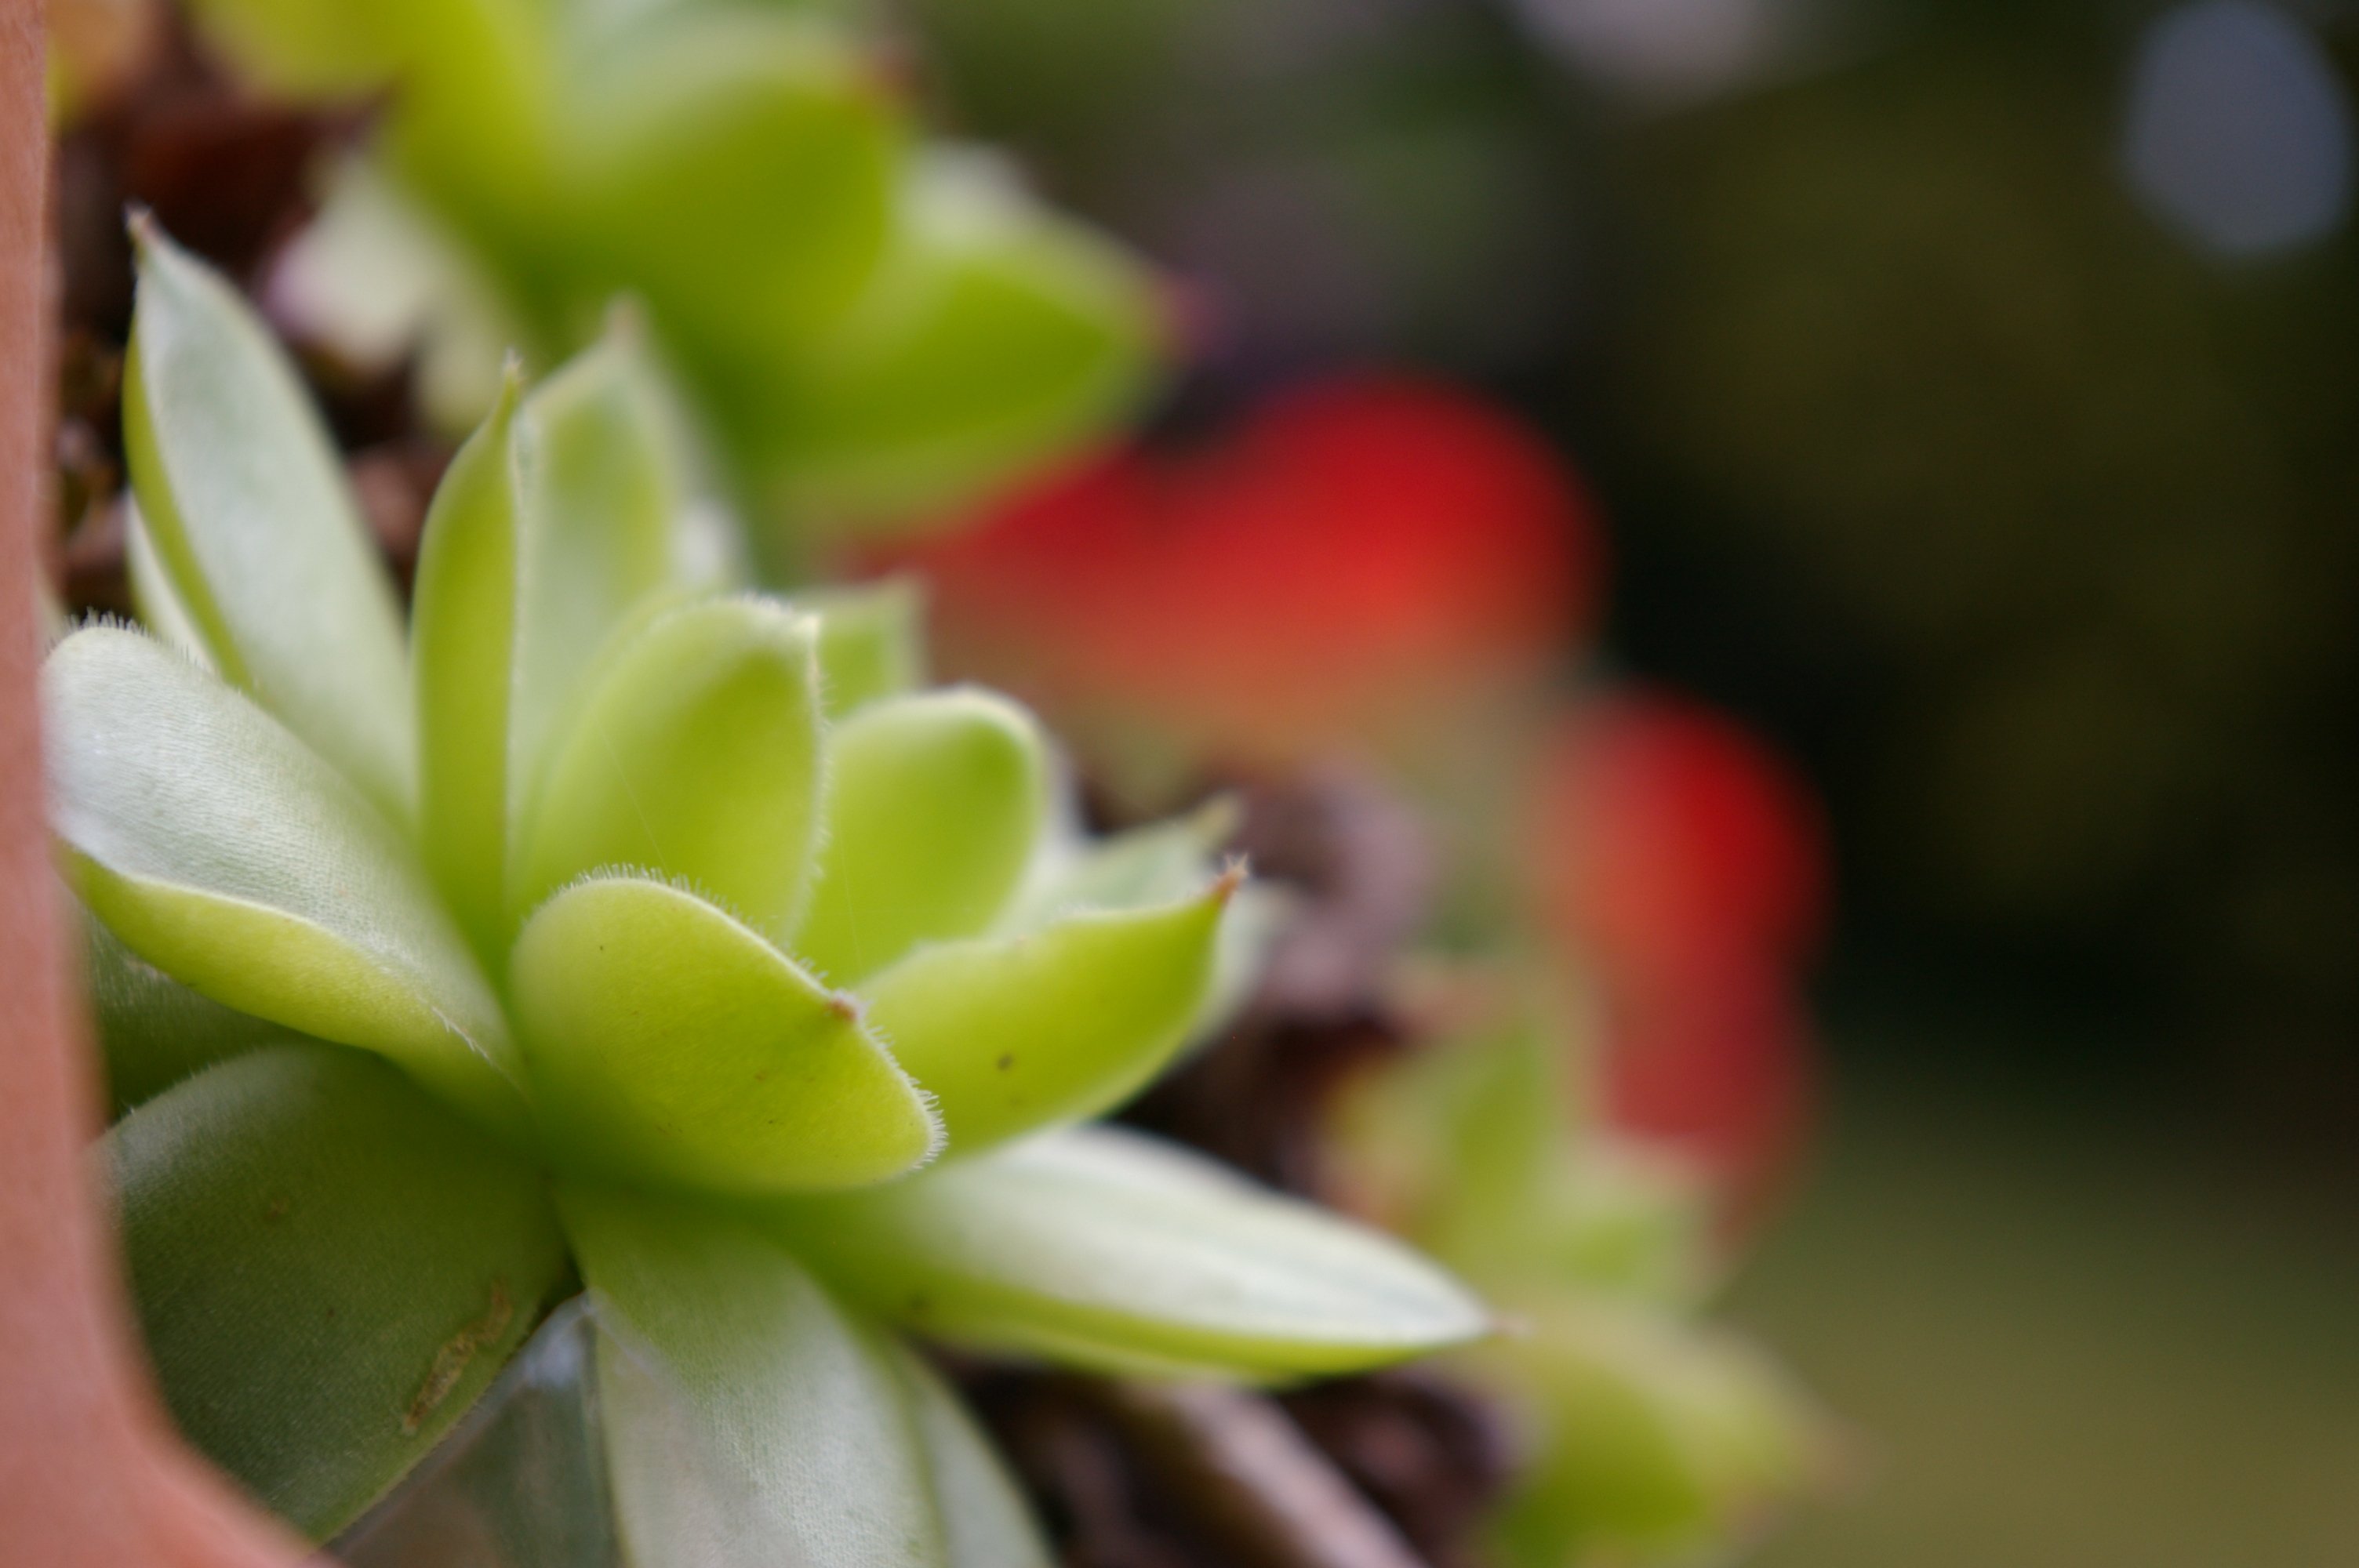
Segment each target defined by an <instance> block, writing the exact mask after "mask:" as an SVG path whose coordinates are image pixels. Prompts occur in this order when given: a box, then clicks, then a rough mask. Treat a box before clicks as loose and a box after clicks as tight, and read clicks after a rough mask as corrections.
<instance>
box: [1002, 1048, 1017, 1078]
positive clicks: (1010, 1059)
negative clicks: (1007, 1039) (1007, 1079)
mask: <svg viewBox="0 0 2359 1568" xmlns="http://www.w3.org/2000/svg"><path fill="white" fill-rule="evenodd" d="M1014 1065H1016V1053H1014V1052H1013V1051H1003V1052H1001V1053H1000V1054H999V1070H1000V1071H1001V1072H1003V1073H1004V1072H1006V1071H1007V1069H1008V1068H1010V1067H1012V1066H1014Z"/></svg>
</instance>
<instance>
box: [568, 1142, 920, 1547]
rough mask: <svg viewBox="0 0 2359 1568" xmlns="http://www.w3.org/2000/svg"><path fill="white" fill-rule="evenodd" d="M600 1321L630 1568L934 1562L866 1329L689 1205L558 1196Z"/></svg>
mask: <svg viewBox="0 0 2359 1568" xmlns="http://www.w3.org/2000/svg"><path fill="white" fill-rule="evenodd" d="M558 1203H559V1206H560V1208H561V1209H562V1211H563V1213H564V1216H565V1227H566V1232H567V1234H568V1235H569V1236H570V1237H571V1238H572V1241H573V1246H574V1255H575V1257H576V1258H577V1259H578V1260H579V1261H580V1264H581V1268H582V1278H583V1279H584V1280H585V1281H588V1283H589V1286H590V1292H591V1299H592V1303H593V1304H594V1307H595V1309H596V1311H597V1313H598V1314H599V1320H600V1323H601V1325H602V1326H603V1328H604V1329H605V1330H606V1332H607V1338H606V1339H605V1340H604V1341H603V1342H602V1344H601V1346H600V1350H599V1357H598V1380H599V1394H600V1400H601V1405H602V1408H603V1412H604V1415H605V1420H606V1430H607V1454H608V1458H609V1461H610V1463H611V1465H612V1467H613V1474H614V1498H615V1509H616V1513H617V1515H618V1517H619V1519H620V1521H621V1524H622V1532H623V1539H624V1541H625V1547H626V1549H627V1555H628V1557H629V1559H630V1561H631V1562H632V1563H634V1564H636V1568H707V1565H709V1564H728V1565H730V1568H738V1565H741V1564H742V1565H744V1568H755V1565H756V1564H769V1563H811V1564H822V1563H823V1564H826V1565H827V1568H940V1565H941V1564H943V1563H945V1562H947V1561H948V1559H946V1557H945V1555H944V1542H943V1538H942V1531H941V1527H940V1521H939V1519H937V1517H936V1513H935V1509H934V1504H933V1498H932V1496H931V1489H930V1487H929V1484H928V1483H929V1476H928V1474H927V1464H926V1453H925V1450H924V1447H923V1446H922V1444H921V1443H920V1440H919V1433H918V1431H917V1429H916V1424H915V1422H913V1419H912V1416H911V1413H910V1411H909V1407H908V1394H907V1391H906V1386H905V1384H904V1382H903V1379H902V1378H901V1375H900V1372H899V1370H898V1368H896V1367H895V1365H894V1364H893V1362H892V1361H891V1359H890V1358H889V1357H888V1356H887V1355H886V1349H885V1346H884V1345H883V1344H882V1342H881V1336H879V1335H878V1334H877V1333H876V1331H875V1329H874V1328H873V1327H871V1326H869V1325H865V1324H863V1323H861V1322H859V1321H858V1320H856V1319H854V1318H853V1317H852V1316H850V1315H849V1314H846V1313H845V1312H844V1311H843V1309H842V1308H841V1307H839V1306H838V1305H837V1304H836V1303H834V1302H833V1301H832V1300H831V1299H830V1298H829V1296H828V1293H827V1292H825V1291H824V1290H822V1289H821V1287H820V1286H819V1285H818V1284H817V1283H816V1282H815V1281H813V1280H812V1279H811V1278H810V1275H809V1274H807V1273H805V1272H804V1271H803V1270H802V1269H801V1268H800V1267H799V1265H797V1263H796V1262H795V1261H794V1260H792V1259H790V1258H789V1257H788V1255H787V1254H786V1253H785V1252H783V1251H781V1250H780V1249H778V1248H777V1246H776V1245H775V1244H773V1243H772V1242H770V1241H769V1240H767V1239H766V1238H764V1237H762V1236H759V1235H757V1234H756V1233H755V1232H754V1231H752V1230H750V1229H747V1228H745V1227H743V1226H741V1225H739V1224H736V1223H735V1222H734V1221H731V1220H728V1219H725V1218H723V1217H719V1216H717V1215H714V1214H712V1212H710V1211H708V1210H703V1209H698V1208H691V1207H684V1206H673V1205H670V1204H667V1203H664V1202H661V1201H659V1200H656V1199H651V1198H646V1197H637V1196H625V1195H616V1194H610V1193H603V1192H597V1191H592V1190H589V1189H584V1188H577V1187H568V1188H565V1189H562V1190H561V1191H560V1194H559V1195H558Z"/></svg>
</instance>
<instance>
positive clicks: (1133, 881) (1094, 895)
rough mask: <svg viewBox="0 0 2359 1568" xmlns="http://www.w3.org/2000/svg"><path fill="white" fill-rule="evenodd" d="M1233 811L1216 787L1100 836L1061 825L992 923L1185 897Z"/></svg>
mask: <svg viewBox="0 0 2359 1568" xmlns="http://www.w3.org/2000/svg"><path fill="white" fill-rule="evenodd" d="M1238 818H1239V811H1238V807H1237V803H1236V802H1235V800H1234V799H1233V798H1232V797H1230V796H1227V795H1222V796H1218V797H1216V798H1214V799H1212V800H1210V801H1207V802H1206V803H1205V804H1204V805H1202V806H1199V807H1198V808H1197V809H1195V810H1194V811H1191V812H1190V813H1189V814H1188V815H1187V816H1180V817H1175V818H1173V819H1172V820H1170V821H1169V822H1153V823H1149V824H1147V826H1146V827H1133V828H1130V829H1128V830H1126V831H1125V832H1121V833H1116V834H1112V835H1110V836H1108V837H1106V838H1098V839H1090V838H1085V837H1084V836H1083V835H1082V831H1081V829H1080V827H1078V826H1077V825H1076V826H1073V827H1067V828H1065V829H1064V830H1063V831H1061V832H1060V833H1059V834H1057V835H1056V836H1055V838H1054V840H1053V841H1052V842H1051V844H1050V845H1049V847H1048V848H1047V849H1044V850H1043V851H1042V853H1041V854H1040V855H1039V856H1038V858H1037V859H1036V860H1035V861H1034V863H1033V867H1032V872H1031V875H1030V876H1029V877H1028V878H1027V881H1026V882H1025V885H1024V889H1023V891H1022V892H1020V893H1018V894H1017V895H1016V900H1015V901H1014V902H1013V903H1010V904H1009V905H1008V906H1007V908H1006V911H1005V912H1003V913H1002V914H1001V915H1000V918H999V923H998V926H997V929H998V930H999V931H1001V932H1003V933H1006V934H1007V935H1017V934H1020V933H1023V932H1027V931H1038V930H1039V929H1040V928H1041V927H1042V926H1044V925H1049V923H1050V922H1051V921H1054V920H1058V919H1060V918H1061V917H1063V916H1065V915H1068V914H1079V913H1081V912H1082V911H1084V910H1122V909H1143V908H1145V907H1147V905H1149V904H1157V903H1172V902H1173V901H1174V900H1177V899H1183V898H1186V897H1187V896H1188V895H1189V894H1190V893H1192V892H1195V891H1196V890H1198V889H1199V888H1201V887H1202V886H1203V885H1204V884H1205V883H1206V882H1207V881H1211V880H1212V875H1213V871H1214V865H1213V861H1212V856H1213V854H1214V852H1215V851H1217V850H1218V849H1220V848H1221V846H1222V845H1223V844H1226V843H1227V842H1228V841H1229V840H1230V839H1231V838H1234V837H1235V835H1236V830H1237V824H1238Z"/></svg>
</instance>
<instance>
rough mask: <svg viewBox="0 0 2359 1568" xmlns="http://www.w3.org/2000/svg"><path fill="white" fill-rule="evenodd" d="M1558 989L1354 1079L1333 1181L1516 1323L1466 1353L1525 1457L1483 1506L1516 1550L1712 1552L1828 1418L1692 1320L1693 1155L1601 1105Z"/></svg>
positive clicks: (1796, 1481) (1491, 1009)
mask: <svg viewBox="0 0 2359 1568" xmlns="http://www.w3.org/2000/svg"><path fill="white" fill-rule="evenodd" d="M1478 1011H1479V1012H1483V1013H1488V1014H1491V1016H1478V1017H1477V1018H1475V1019H1473V1020H1469V1021H1462V1022H1460V1023H1459V1024H1458V1025H1457V1026H1456V1027H1455V1028H1454V1029H1452V1028H1451V1027H1450V1026H1447V1025H1445V1026H1444V1028H1445V1038H1444V1041H1443V1043H1442V1044H1440V1045H1438V1046H1435V1047H1432V1048H1429V1049H1428V1050H1426V1051H1425V1052H1423V1053H1421V1054H1419V1055H1417V1056H1415V1057H1412V1058H1410V1059H1408V1061H1407V1062H1405V1063H1404V1064H1402V1065H1399V1066H1397V1067H1395V1068H1393V1069H1390V1070H1388V1071H1386V1072H1385V1073H1383V1074H1381V1075H1379V1076H1375V1077H1372V1078H1370V1079H1368V1080H1366V1081H1365V1082H1364V1083H1363V1084H1362V1085H1361V1086H1360V1087H1359V1088H1358V1089H1357V1090H1356V1091H1355V1092H1354V1093H1353V1094H1351V1095H1349V1096H1347V1097H1346V1098H1344V1100H1343V1103H1342V1104H1341V1106H1340V1107H1339V1108H1338V1113H1337V1116H1336V1120H1335V1131H1334V1138H1335V1144H1336V1157H1337V1160H1338V1162H1339V1165H1340V1167H1341V1172H1342V1174H1341V1176H1340V1178H1339V1183H1340V1185H1341V1187H1342V1189H1343V1192H1345V1193H1346V1194H1348V1195H1350V1197H1351V1201H1352V1203H1353V1206H1357V1207H1360V1208H1361V1209H1363V1210H1364V1212H1366V1213H1368V1214H1370V1215H1371V1216H1372V1217H1378V1218H1380V1219H1382V1220H1383V1221H1384V1222H1385V1223H1386V1225H1388V1226H1389V1227H1392V1228H1394V1229H1396V1230H1397V1231H1399V1232H1400V1233H1401V1234H1403V1235H1406V1236H1409V1237H1413V1238H1417V1239H1418V1240H1419V1242H1420V1244H1421V1245H1423V1246H1425V1247H1427V1248H1429V1249H1431V1250H1432V1251H1433V1252H1434V1254H1435V1255H1436V1256H1438V1257H1440V1258H1442V1259H1444V1260H1448V1261H1449V1262H1450V1263H1451V1265H1452V1266H1453V1267H1455V1268H1457V1269H1459V1270H1460V1271H1462V1272H1463V1273H1464V1274H1465V1276H1466V1277H1467V1278H1468V1279H1470V1280H1473V1281H1477V1282H1478V1283H1479V1284H1480V1286H1481V1288H1482V1289H1483V1290H1484V1292H1487V1294H1488V1296H1489V1299H1491V1300H1492V1301H1493V1302H1495V1303H1496V1304H1497V1306H1498V1308H1499V1310H1500V1312H1501V1313H1502V1314H1503V1315H1504V1317H1505V1320H1506V1322H1508V1323H1509V1324H1510V1325H1511V1332H1510V1333H1508V1334H1506V1335H1503V1336H1501V1337H1500V1338H1499V1339H1498V1340H1497V1341H1495V1343H1493V1344H1492V1345H1489V1346H1484V1347H1479V1348H1477V1349H1474V1350H1471V1351H1468V1352H1466V1353H1464V1354H1463V1355H1461V1356H1459V1357H1455V1358H1454V1360H1453V1364H1456V1365H1459V1366H1461V1367H1462V1368H1463V1369H1464V1370H1465V1371H1467V1372H1468V1373H1469V1374H1470V1375H1471V1376H1473V1378H1475V1379H1477V1380H1478V1381H1479V1382H1480V1383H1481V1384H1482V1385H1483V1386H1484V1387H1486V1388H1488V1389H1490V1390H1492V1391H1493V1392H1494V1393H1495V1395H1496V1396H1497V1397H1498V1398H1499V1399H1501V1400H1504V1401H1506V1404H1507V1405H1508V1407H1509V1408H1510V1410H1511V1411H1514V1413H1515V1415H1516V1417H1517V1422H1518V1424H1519V1426H1520V1428H1521V1432H1522V1437H1523V1441H1524V1444H1525V1446H1526V1450H1527V1460H1526V1462H1525V1464H1524V1465H1523V1466H1522V1468H1521V1470H1520V1471H1519V1473H1518V1476H1517V1484H1516V1487H1515V1490H1514V1492H1513V1494H1512V1495H1511V1496H1510V1497H1509V1498H1508V1499H1507V1500H1506V1504H1505V1505H1504V1506H1503V1507H1502V1509H1500V1510H1499V1512H1498V1514H1497V1516H1496V1517H1495V1519H1494V1521H1493V1528H1492V1534H1493V1541H1494V1545H1495V1549H1496V1550H1497V1552H1499V1554H1500V1557H1501V1559H1502V1560H1503V1561H1505V1562H1506V1563H1514V1564H1517V1565H1518V1568H1567V1565H1569V1564H1584V1565H1585V1564H1607V1563H1616V1564H1619V1563H1688V1562H1694V1561H1698V1560H1703V1559H1710V1560H1714V1561H1716V1560H1718V1556H1717V1554H1719V1553H1723V1552H1726V1551H1727V1550H1728V1548H1729V1547H1730V1546H1731V1544H1732V1543H1734V1542H1736V1541H1742V1540H1744V1539H1745V1538H1746V1537H1747V1536H1749V1535H1751V1534H1753V1533H1755V1532H1756V1531H1757V1530H1759V1529H1760V1528H1761V1527H1762V1525H1763V1524H1764V1523H1765V1522H1766V1521H1767V1518H1768V1516H1769V1514H1770V1513H1771V1512H1772V1511H1773V1510H1774V1509H1775V1508H1776V1506H1777V1505H1778V1504H1781V1503H1783V1502H1786V1501H1788V1500H1789V1499H1790V1498H1792V1497H1793V1496H1794V1495H1796V1494H1797V1493H1798V1492H1799V1491H1801V1490H1803V1489H1804V1488H1806V1487H1808V1486H1810V1484H1811V1483H1812V1482H1813V1480H1814V1478H1815V1477H1816V1476H1819V1475H1820V1474H1821V1472H1822V1471H1823V1469H1824V1468H1825V1465H1826V1462H1827V1459H1828V1457H1829V1454H1830V1446H1829V1435H1828V1431H1827V1428H1826V1425H1825V1422H1824V1420H1823V1418H1822V1417H1821V1415H1820V1414H1819V1413H1818V1411H1817V1410H1816V1408H1815V1407H1814V1406H1813V1405H1812V1404H1811V1403H1810V1400H1808V1399H1807V1398H1806V1397H1805V1396H1804V1395H1803V1394H1802V1393H1801V1392H1800V1391H1799V1390H1798V1389H1797V1388H1796V1387H1795V1386H1794V1385H1793V1383H1792V1382H1791V1381H1790V1379H1788V1377H1787V1376H1786V1375H1785V1374H1784V1373H1782V1372H1781V1371H1780V1370H1779V1369H1778V1368H1777V1367H1776V1366H1775V1365H1774V1364H1773V1363H1772V1362H1770V1361H1769V1360H1768V1359H1767V1358H1766V1357H1764V1356H1763V1355H1762V1354H1761V1353H1760V1352H1759V1351H1758V1350H1756V1348H1754V1347H1753V1346H1750V1345H1749V1344H1746V1343H1745V1341H1743V1340H1742V1339H1741V1338H1738V1337H1737V1336H1733V1335H1731V1334H1729V1333H1728V1332H1726V1331H1724V1330H1723V1329H1720V1328H1717V1327H1715V1326H1713V1325H1709V1324H1707V1323H1705V1322H1703V1321H1702V1320H1701V1314H1702V1311H1703V1309H1704V1307H1705V1306H1706V1305H1707V1303H1708V1302H1709V1298H1710V1292H1711V1291H1712V1288H1713V1286H1715V1285H1716V1284H1717V1283H1718V1281H1719V1280H1720V1278H1721V1276H1722V1274H1723V1271H1724V1268H1725V1261H1724V1258H1725V1255H1724V1250H1723V1247H1722V1245H1721V1243H1720V1242H1719V1241H1718V1240H1717V1239H1716V1238H1715V1237H1714V1226H1713V1223H1712V1210H1713V1207H1714V1199H1713V1195H1712V1192H1711V1189H1710V1187H1709V1185H1708V1184H1703V1183H1700V1182H1699V1181H1698V1180H1697V1179H1696V1172H1695V1171H1694V1170H1693V1168H1692V1167H1690V1166H1686V1165H1683V1164H1680V1163H1677V1162H1666V1161H1665V1160H1664V1159H1663V1157H1662V1155H1661V1153H1660V1152H1658V1150H1657V1149H1656V1148H1654V1147H1653V1146H1651V1145H1649V1144H1647V1143H1646V1142H1644V1141H1635V1140H1633V1139H1631V1138H1629V1137H1627V1136H1625V1135H1621V1134H1617V1133H1615V1132H1614V1131H1612V1130H1609V1129H1608V1128H1606V1127H1605V1126H1604V1125H1603V1123H1601V1122H1600V1121H1598V1120H1597V1119H1596V1118H1595V1115H1594V1110H1593V1107H1594V1104H1595V1102H1596V1099H1597V1097H1598V1089H1599V1086H1598V1085H1597V1084H1596V1083H1595V1082H1594V1069H1595V1066H1596V1065H1597V1063H1598V1061H1599V1058H1598V1057H1597V1056H1595V1055H1594V1054H1591V1053H1588V1052H1584V1051H1582V1050H1581V1049H1578V1048H1573V1047H1569V1044H1568V1043H1569V1042H1578V1041H1579V1040H1580V1039H1581V1037H1582V1035H1581V1032H1580V1031H1578V1030H1576V1029H1569V1028H1566V1027H1563V1026H1560V1025H1552V1024H1551V1023H1550V1022H1549V1016H1550V1014H1551V1013H1552V1012H1553V1011H1555V1010H1553V1009H1550V1008H1548V1007H1544V1006H1533V1005H1526V1006H1514V1005H1510V1006H1507V1007H1505V1008H1501V1007H1498V1006H1497V1005H1496V1004H1495V1002H1493V1003H1490V1004H1486V1005H1485V1006H1484V1007H1483V1008H1481V1009H1479V1010H1478Z"/></svg>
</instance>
